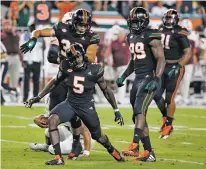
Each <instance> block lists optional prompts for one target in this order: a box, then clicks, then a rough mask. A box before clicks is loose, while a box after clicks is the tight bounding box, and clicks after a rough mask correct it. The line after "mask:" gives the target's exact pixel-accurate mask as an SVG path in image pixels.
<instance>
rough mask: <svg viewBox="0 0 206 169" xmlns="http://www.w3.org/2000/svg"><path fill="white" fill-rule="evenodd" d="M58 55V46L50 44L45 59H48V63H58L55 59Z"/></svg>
mask: <svg viewBox="0 0 206 169" xmlns="http://www.w3.org/2000/svg"><path fill="white" fill-rule="evenodd" d="M58 56H59V46H58V45H55V44H51V45H50V48H49V52H48V55H47V60H48V61H49V63H54V64H59V63H58V61H57V59H58Z"/></svg>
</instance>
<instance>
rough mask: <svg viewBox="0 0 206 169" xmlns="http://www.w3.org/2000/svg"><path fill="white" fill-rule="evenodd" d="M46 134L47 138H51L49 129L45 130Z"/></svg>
mask: <svg viewBox="0 0 206 169" xmlns="http://www.w3.org/2000/svg"><path fill="white" fill-rule="evenodd" d="M44 134H45V136H46V137H49V129H48V128H46V129H45V130H44Z"/></svg>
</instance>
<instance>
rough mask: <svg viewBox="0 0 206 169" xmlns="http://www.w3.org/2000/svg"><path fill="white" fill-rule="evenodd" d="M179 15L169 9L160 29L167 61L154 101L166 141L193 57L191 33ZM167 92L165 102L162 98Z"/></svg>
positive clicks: (162, 136) (171, 129)
mask: <svg viewBox="0 0 206 169" xmlns="http://www.w3.org/2000/svg"><path fill="white" fill-rule="evenodd" d="M178 21H179V15H178V13H177V11H176V10H174V9H169V10H168V11H167V12H166V13H165V14H164V17H163V23H162V25H161V26H160V27H159V30H160V32H161V33H162V44H163V47H164V54H165V60H166V66H165V70H164V73H163V76H162V86H161V90H160V91H159V93H158V94H157V95H156V96H155V98H154V100H155V102H156V104H157V106H158V107H159V109H160V111H161V113H162V116H163V118H162V119H163V120H162V121H163V123H162V126H161V129H160V131H161V136H160V138H164V139H166V138H167V137H168V136H169V135H170V134H171V132H172V131H173V126H172V121H173V119H174V112H175V109H176V104H175V96H176V93H177V89H178V87H179V85H180V82H181V80H182V78H183V75H184V65H185V64H186V63H187V61H188V60H189V58H190V56H191V50H190V44H189V40H188V38H187V35H188V34H189V32H188V31H187V29H186V28H182V27H180V26H179V25H177V24H178ZM165 90H166V96H165V100H164V99H163V97H162V94H163V92H164V91H165Z"/></svg>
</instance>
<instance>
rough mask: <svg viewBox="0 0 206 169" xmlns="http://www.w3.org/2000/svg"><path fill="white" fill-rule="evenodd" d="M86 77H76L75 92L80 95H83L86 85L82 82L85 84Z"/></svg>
mask: <svg viewBox="0 0 206 169" xmlns="http://www.w3.org/2000/svg"><path fill="white" fill-rule="evenodd" d="M84 80H85V77H82V76H74V82H73V85H74V88H73V91H74V92H75V93H78V94H82V93H83V92H84V85H83V84H82V83H80V82H84Z"/></svg>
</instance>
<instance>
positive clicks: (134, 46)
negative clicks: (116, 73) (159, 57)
mask: <svg viewBox="0 0 206 169" xmlns="http://www.w3.org/2000/svg"><path fill="white" fill-rule="evenodd" d="M153 39H158V40H160V39H161V34H160V33H159V32H158V30H156V29H150V28H147V29H145V30H144V31H143V32H142V33H141V34H132V33H130V34H128V35H127V41H128V43H129V47H130V52H131V55H132V59H133V60H134V71H135V74H136V75H144V74H148V73H150V74H151V73H153V71H154V70H155V69H156V59H155V58H154V55H153V53H152V50H151V45H150V44H149V43H150V42H151V41H152V40H153Z"/></svg>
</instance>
